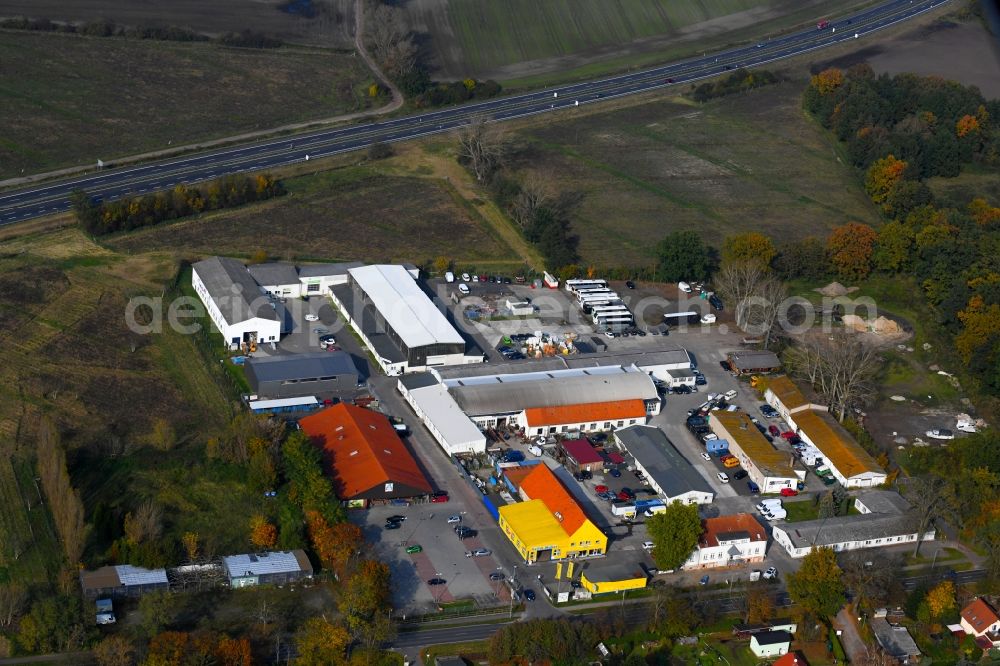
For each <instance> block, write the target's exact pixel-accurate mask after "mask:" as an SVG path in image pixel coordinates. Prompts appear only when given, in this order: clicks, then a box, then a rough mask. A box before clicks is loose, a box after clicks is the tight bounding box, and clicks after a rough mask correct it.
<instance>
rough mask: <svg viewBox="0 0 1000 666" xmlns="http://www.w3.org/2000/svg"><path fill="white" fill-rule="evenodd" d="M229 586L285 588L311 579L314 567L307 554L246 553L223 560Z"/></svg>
mask: <svg viewBox="0 0 1000 666" xmlns="http://www.w3.org/2000/svg"><path fill="white" fill-rule="evenodd" d="M222 566H223V568H224V569H225V571H226V577H227V578H228V579H229V586H230V587H233V588H237V587H251V586H254V585H284V584H286V583H294V582H295V581H297V580H302V579H305V578H312V575H313V568H312V564H311V563H310V562H309V558H308V557H307V556H306V554H305V552H304V551H301V550H291V551H278V552H267V553H246V554H243V555H230V556H228V557H223V558H222Z"/></svg>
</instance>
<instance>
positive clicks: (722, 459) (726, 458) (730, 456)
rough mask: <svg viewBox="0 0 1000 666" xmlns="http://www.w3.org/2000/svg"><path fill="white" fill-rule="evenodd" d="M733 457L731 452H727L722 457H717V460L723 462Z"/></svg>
mask: <svg viewBox="0 0 1000 666" xmlns="http://www.w3.org/2000/svg"><path fill="white" fill-rule="evenodd" d="M735 457H736V456H734V455H733V454H731V453H727V454H726V455H724V456H722V457H720V458H719V462H723V463H724V462H726V461H727V460H729V459H730V458H735Z"/></svg>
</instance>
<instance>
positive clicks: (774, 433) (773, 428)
mask: <svg viewBox="0 0 1000 666" xmlns="http://www.w3.org/2000/svg"><path fill="white" fill-rule="evenodd" d="M767 431H768V432H769V433H771V437H777V436H778V435H780V434H781V431H780V430H778V426H776V425H769V426H767Z"/></svg>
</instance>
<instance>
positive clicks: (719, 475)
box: [715, 472, 729, 483]
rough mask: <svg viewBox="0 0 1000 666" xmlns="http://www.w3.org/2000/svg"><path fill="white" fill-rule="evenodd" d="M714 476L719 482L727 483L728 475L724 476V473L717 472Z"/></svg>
mask: <svg viewBox="0 0 1000 666" xmlns="http://www.w3.org/2000/svg"><path fill="white" fill-rule="evenodd" d="M715 476H716V477H717V478H718V479H719V481H722V482H723V483H729V475H728V474H726V473H725V472H719V473H718V474H716V475H715Z"/></svg>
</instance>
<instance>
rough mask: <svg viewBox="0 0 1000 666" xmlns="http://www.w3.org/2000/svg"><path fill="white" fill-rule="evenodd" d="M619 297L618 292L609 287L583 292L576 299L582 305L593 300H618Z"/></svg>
mask: <svg viewBox="0 0 1000 666" xmlns="http://www.w3.org/2000/svg"><path fill="white" fill-rule="evenodd" d="M617 299H618V294H617V293H615V292H613V291H611V290H610V289H608V290H607V291H595V292H593V293H589V294H581V295H580V296H577V299H576V300H577V302H578V303H579V304H580V305H584V304H586V303H590V302H592V301H601V300H617Z"/></svg>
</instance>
